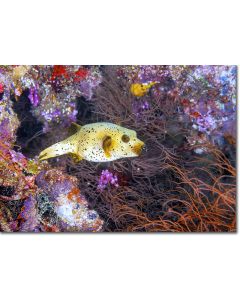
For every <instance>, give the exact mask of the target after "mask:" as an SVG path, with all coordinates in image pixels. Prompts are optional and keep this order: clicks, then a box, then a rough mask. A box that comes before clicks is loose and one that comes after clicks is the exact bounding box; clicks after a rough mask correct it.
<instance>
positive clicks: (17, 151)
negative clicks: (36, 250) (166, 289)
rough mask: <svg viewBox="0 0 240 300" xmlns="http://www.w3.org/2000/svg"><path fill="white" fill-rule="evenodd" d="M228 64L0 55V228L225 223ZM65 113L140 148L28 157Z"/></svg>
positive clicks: (52, 135) (191, 228)
mask: <svg viewBox="0 0 240 300" xmlns="http://www.w3.org/2000/svg"><path fill="white" fill-rule="evenodd" d="M236 73H237V68H236V66H140V65H139V66H102V67H100V66H0V230H1V231H5V232H12V231H15V232H16V231H21V232H98V231H107V232H138V231H141V232H160V231H165V232H225V231H228V232H234V231H236V170H235V167H236ZM133 85H134V86H133ZM90 100H91V101H90ZM25 104H27V106H26V105H25ZM21 105H22V106H21ZM26 107H28V110H26ZM30 116H31V117H30ZM26 119H27V122H26ZM72 121H74V122H77V123H79V124H81V125H85V124H87V123H94V122H111V123H114V124H118V125H121V126H123V127H126V128H130V129H132V130H135V131H136V132H137V136H138V137H139V138H140V139H141V140H142V141H144V143H145V149H144V151H143V152H142V154H141V155H140V156H139V157H136V158H126V159H120V160H116V161H112V162H105V163H94V162H90V161H86V160H82V161H80V162H79V163H76V161H74V160H73V159H72V158H70V157H67V156H61V157H57V158H52V159H50V160H48V161H44V162H40V161H39V160H38V157H37V155H38V154H39V153H40V152H41V151H42V150H43V149H45V148H46V147H48V146H50V145H52V144H54V143H56V142H59V141H61V140H63V139H64V138H66V137H67V136H68V125H69V124H70V123H71V122H72ZM25 133H26V136H25Z"/></svg>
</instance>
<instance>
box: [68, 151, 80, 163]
mask: <svg viewBox="0 0 240 300" xmlns="http://www.w3.org/2000/svg"><path fill="white" fill-rule="evenodd" d="M69 156H71V157H72V159H73V161H74V162H75V163H78V162H79V161H81V160H82V159H83V158H82V156H81V155H79V154H76V153H69Z"/></svg>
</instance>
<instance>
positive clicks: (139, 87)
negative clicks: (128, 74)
mask: <svg viewBox="0 0 240 300" xmlns="http://www.w3.org/2000/svg"><path fill="white" fill-rule="evenodd" d="M155 84H157V82H156V81H154V82H150V83H133V84H131V86H130V92H131V93H132V94H133V95H134V96H136V97H143V96H144V95H146V94H147V92H148V91H149V90H150V88H151V87H152V86H154V85H155Z"/></svg>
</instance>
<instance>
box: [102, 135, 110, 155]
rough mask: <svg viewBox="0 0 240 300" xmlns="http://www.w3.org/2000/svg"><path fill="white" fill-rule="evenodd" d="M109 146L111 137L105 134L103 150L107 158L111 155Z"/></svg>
mask: <svg viewBox="0 0 240 300" xmlns="http://www.w3.org/2000/svg"><path fill="white" fill-rule="evenodd" d="M111 146H112V138H111V137H110V136H106V137H105V138H104V139H103V151H104V153H105V155H106V157H107V158H110V157H111V153H110V150H111Z"/></svg>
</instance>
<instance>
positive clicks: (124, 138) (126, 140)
mask: <svg viewBox="0 0 240 300" xmlns="http://www.w3.org/2000/svg"><path fill="white" fill-rule="evenodd" d="M122 141H123V142H124V143H128V142H129V141H130V137H129V136H128V135H126V134H124V135H123V136H122Z"/></svg>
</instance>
